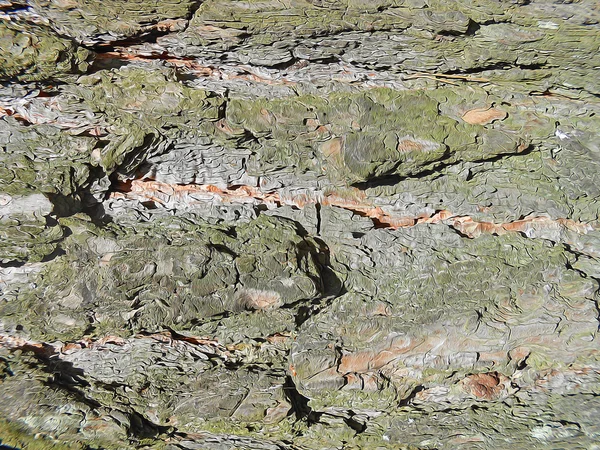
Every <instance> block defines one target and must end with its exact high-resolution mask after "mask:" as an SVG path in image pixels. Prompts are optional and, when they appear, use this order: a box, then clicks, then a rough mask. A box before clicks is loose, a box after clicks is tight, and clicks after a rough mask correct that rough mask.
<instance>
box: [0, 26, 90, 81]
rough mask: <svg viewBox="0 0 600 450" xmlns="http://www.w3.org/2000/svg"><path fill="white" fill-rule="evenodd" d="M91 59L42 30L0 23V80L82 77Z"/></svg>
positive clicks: (74, 47)
mask: <svg viewBox="0 0 600 450" xmlns="http://www.w3.org/2000/svg"><path fill="white" fill-rule="evenodd" d="M93 55H94V54H93V52H91V51H90V50H87V49H85V48H82V47H78V46H77V45H76V44H75V43H73V42H72V41H70V40H68V39H63V38H61V37H59V36H57V35H56V34H54V33H53V32H52V31H50V30H49V29H47V28H45V27H42V26H36V25H31V24H28V25H25V24H18V23H14V22H6V21H4V20H0V79H3V80H10V79H17V80H20V81H26V82H28V81H39V80H45V79H48V78H61V77H63V76H65V75H67V74H77V73H83V72H85V71H86V70H87V69H88V67H89V65H90V63H91V61H92V60H93Z"/></svg>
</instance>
